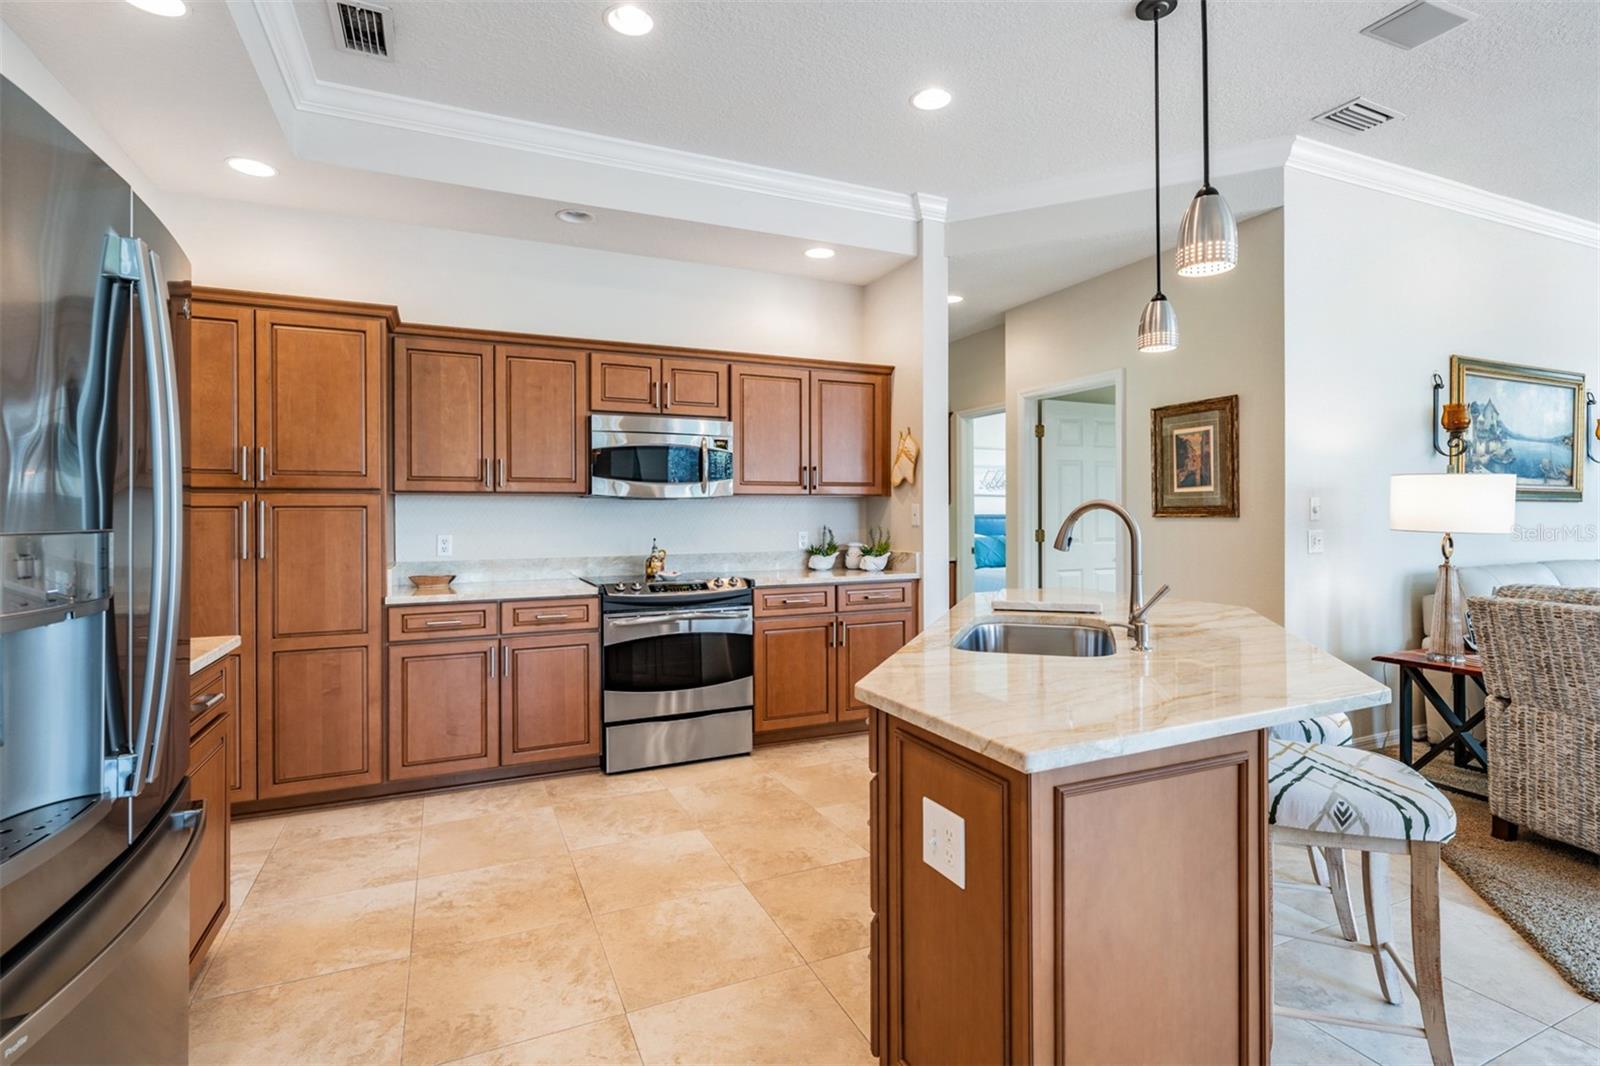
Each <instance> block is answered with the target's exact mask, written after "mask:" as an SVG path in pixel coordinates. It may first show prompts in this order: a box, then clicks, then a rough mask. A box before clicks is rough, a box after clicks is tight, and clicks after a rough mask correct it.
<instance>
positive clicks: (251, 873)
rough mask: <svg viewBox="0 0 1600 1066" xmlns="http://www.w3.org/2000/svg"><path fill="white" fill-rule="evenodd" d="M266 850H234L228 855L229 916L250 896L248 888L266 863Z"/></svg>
mask: <svg viewBox="0 0 1600 1066" xmlns="http://www.w3.org/2000/svg"><path fill="white" fill-rule="evenodd" d="M267 855H268V852H265V851H251V852H245V853H240V852H238V851H234V852H233V853H232V854H230V855H229V856H228V913H229V916H230V917H231V916H232V915H234V914H237V913H238V912H239V908H240V907H242V906H244V901H245V900H246V899H248V898H249V896H250V888H251V886H253V885H254V884H255V883H256V878H257V877H258V876H260V874H261V867H262V866H264V865H266V862H267Z"/></svg>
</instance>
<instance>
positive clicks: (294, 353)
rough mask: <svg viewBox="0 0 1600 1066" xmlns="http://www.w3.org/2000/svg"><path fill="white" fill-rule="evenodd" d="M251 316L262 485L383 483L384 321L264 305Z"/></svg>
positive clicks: (378, 485) (342, 486)
mask: <svg viewBox="0 0 1600 1066" xmlns="http://www.w3.org/2000/svg"><path fill="white" fill-rule="evenodd" d="M255 317H256V436H257V441H256V443H257V445H258V446H262V447H265V448H266V471H265V476H264V477H263V479H262V482H261V483H262V484H263V485H265V486H266V487H268V488H273V489H381V488H383V457H382V444H383V408H384V403H383V396H384V393H383V362H384V359H383V349H384V333H385V328H384V324H383V322H382V321H381V320H379V319H375V318H362V317H360V316H356V315H333V314H324V313H321V312H313V311H281V310H266V309H263V310H259V311H257V312H256V313H255Z"/></svg>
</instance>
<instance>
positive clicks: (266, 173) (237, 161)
mask: <svg viewBox="0 0 1600 1066" xmlns="http://www.w3.org/2000/svg"><path fill="white" fill-rule="evenodd" d="M228 165H229V166H230V167H232V168H233V169H234V170H237V171H238V172H239V173H241V174H248V175H250V176H251V177H252V178H270V177H272V176H273V175H274V174H276V173H277V172H278V168H277V167H275V166H273V165H271V164H270V163H263V162H262V161H261V160H259V159H248V158H246V157H245V156H242V155H230V156H229V157H228Z"/></svg>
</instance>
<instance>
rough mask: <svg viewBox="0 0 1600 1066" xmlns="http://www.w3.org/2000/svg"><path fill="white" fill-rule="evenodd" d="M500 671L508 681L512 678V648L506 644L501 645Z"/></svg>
mask: <svg viewBox="0 0 1600 1066" xmlns="http://www.w3.org/2000/svg"><path fill="white" fill-rule="evenodd" d="M500 672H501V673H502V674H504V675H505V679H506V680H507V681H510V680H511V649H510V648H508V647H506V645H504V644H502V645H500Z"/></svg>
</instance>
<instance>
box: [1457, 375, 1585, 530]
mask: <svg viewBox="0 0 1600 1066" xmlns="http://www.w3.org/2000/svg"><path fill="white" fill-rule="evenodd" d="M1583 397H1584V379H1583V374H1582V373H1579V372H1577V371H1571V370H1551V369H1548V368H1545V367H1534V366H1522V365H1519V364H1516V363H1497V362H1494V361H1492V360H1489V359H1478V358H1474V357H1472V356H1467V355H1452V356H1451V357H1450V400H1451V402H1452V403H1462V404H1466V405H1467V412H1468V414H1469V415H1470V416H1471V418H1472V424H1471V425H1469V426H1468V427H1467V430H1466V433H1465V434H1464V441H1465V443H1466V447H1465V448H1464V449H1463V450H1462V452H1461V454H1459V455H1457V456H1454V457H1453V458H1451V460H1450V470H1451V472H1453V473H1469V474H1477V473H1495V474H1509V473H1514V474H1516V475H1517V499H1519V500H1544V501H1552V502H1554V501H1568V502H1576V501H1579V500H1582V499H1583V466H1584V458H1585V457H1584V454H1583V435H1584V430H1585V429H1586V428H1587V427H1586V426H1585V425H1584V406H1583Z"/></svg>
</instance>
